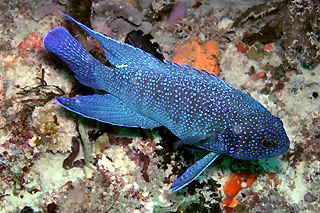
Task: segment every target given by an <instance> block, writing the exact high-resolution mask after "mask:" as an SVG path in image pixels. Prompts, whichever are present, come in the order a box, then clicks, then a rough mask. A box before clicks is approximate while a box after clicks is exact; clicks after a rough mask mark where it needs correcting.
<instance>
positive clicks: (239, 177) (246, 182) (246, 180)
mask: <svg viewBox="0 0 320 213" xmlns="http://www.w3.org/2000/svg"><path fill="white" fill-rule="evenodd" d="M256 179H257V177H256V176H255V175H254V174H252V173H246V174H240V173H232V174H231V176H230V177H229V179H228V181H227V182H226V184H225V185H224V186H223V189H222V190H223V192H224V194H225V195H226V199H225V200H224V201H223V205H224V206H228V207H231V208H234V207H235V206H236V205H237V204H238V202H237V200H236V195H237V194H238V192H239V191H240V189H241V188H246V187H249V186H250V185H251V184H252V183H253V182H254V181H255V180H256Z"/></svg>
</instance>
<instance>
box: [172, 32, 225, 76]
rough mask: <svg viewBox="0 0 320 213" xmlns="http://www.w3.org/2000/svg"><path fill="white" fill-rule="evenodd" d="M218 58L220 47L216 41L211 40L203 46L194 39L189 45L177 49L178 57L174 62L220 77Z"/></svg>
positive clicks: (175, 57)
mask: <svg viewBox="0 0 320 213" xmlns="http://www.w3.org/2000/svg"><path fill="white" fill-rule="evenodd" d="M218 57H219V46H218V43H217V42H216V41H213V40H210V41H207V42H205V43H204V44H202V43H201V42H200V41H199V38H197V37H193V38H191V39H190V40H189V41H188V42H187V43H185V44H180V45H178V46H177V47H176V55H175V56H174V58H173V60H172V62H174V63H178V64H187V65H189V66H191V67H194V68H196V69H198V70H200V69H203V70H206V71H207V72H209V73H213V74H215V75H216V76H218V75H219V66H218V63H217V59H218Z"/></svg>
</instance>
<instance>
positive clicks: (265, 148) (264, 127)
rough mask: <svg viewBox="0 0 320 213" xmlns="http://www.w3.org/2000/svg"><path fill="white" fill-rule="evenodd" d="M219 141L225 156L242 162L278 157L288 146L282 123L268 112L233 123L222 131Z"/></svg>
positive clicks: (288, 142)
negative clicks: (222, 145) (221, 142)
mask: <svg viewBox="0 0 320 213" xmlns="http://www.w3.org/2000/svg"><path fill="white" fill-rule="evenodd" d="M220 139H221V140H223V143H224V151H225V154H227V155H230V156H232V157H235V158H238V159H244V160H252V159H261V158H270V157H275V156H279V155H282V154H284V153H286V152H287V151H288V150H289V145H290V141H289V138H288V136H287V134H286V131H285V129H284V127H283V123H282V121H281V120H280V119H279V118H277V117H275V116H273V115H272V114H271V113H269V112H266V113H262V114H259V115H257V116H254V115H253V116H250V117H247V118H243V119H242V120H240V121H237V122H235V123H234V124H233V125H231V126H229V127H227V128H226V129H225V130H224V131H223V133H222V134H221V135H220Z"/></svg>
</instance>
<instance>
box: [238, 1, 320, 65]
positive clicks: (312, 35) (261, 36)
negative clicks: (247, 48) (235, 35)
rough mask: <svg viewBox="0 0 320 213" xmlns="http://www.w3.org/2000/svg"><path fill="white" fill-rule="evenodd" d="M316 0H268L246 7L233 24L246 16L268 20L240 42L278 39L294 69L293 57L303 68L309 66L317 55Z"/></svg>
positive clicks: (319, 9) (319, 15)
mask: <svg viewBox="0 0 320 213" xmlns="http://www.w3.org/2000/svg"><path fill="white" fill-rule="evenodd" d="M319 5H320V4H319V1H318V0H294V1H288V0H281V1H269V2H267V3H264V4H258V5H255V6H253V7H251V8H249V9H247V10H246V11H245V12H244V13H242V14H241V16H240V17H239V18H238V19H237V20H236V21H235V22H234V23H233V26H234V27H239V26H242V24H243V23H245V22H249V21H248V20H250V18H254V19H259V18H261V17H263V16H265V15H269V14H272V15H270V19H271V20H269V21H267V23H266V24H265V25H264V26H263V27H262V28H261V29H260V30H259V32H255V33H247V34H245V35H244V38H243V41H244V42H245V43H247V44H250V45H251V44H253V43H255V42H257V41H259V42H261V43H263V44H266V43H271V42H274V41H275V40H277V39H280V40H281V45H282V47H283V49H284V54H285V60H286V62H287V63H288V64H289V65H290V66H291V67H293V68H297V66H298V64H297V59H299V60H300V61H301V63H302V64H303V65H305V66H307V67H312V66H313V65H315V63H316V62H317V61H318V60H319V58H320V48H319V45H317V43H318V42H319V34H320V30H319V29H320V6H319Z"/></svg>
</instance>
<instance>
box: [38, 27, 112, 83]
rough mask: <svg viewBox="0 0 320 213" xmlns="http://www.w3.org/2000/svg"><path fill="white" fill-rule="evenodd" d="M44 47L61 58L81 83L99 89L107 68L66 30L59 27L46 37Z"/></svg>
mask: <svg viewBox="0 0 320 213" xmlns="http://www.w3.org/2000/svg"><path fill="white" fill-rule="evenodd" d="M43 43H44V47H45V48H46V49H47V50H49V51H50V52H53V53H55V54H56V55H57V56H59V58H61V59H62V60H63V61H64V62H66V63H67V65H68V66H69V67H70V68H71V70H72V71H73V72H74V73H75V77H76V78H77V79H78V80H79V81H80V83H82V84H84V85H86V86H89V87H92V88H95V89H99V85H98V80H99V79H100V78H101V76H100V74H101V73H102V71H103V70H105V69H106V67H105V66H104V65H103V64H101V63H100V62H99V61H97V60H96V59H95V58H94V57H93V56H92V55H90V54H89V53H88V52H87V51H86V50H85V49H84V48H83V47H82V46H81V45H80V44H79V43H78V41H77V40H76V39H75V38H73V37H72V36H71V35H70V34H69V33H68V32H67V31H66V30H65V29H64V28H62V27H57V28H55V29H53V30H51V31H50V32H49V33H48V35H47V36H46V37H45V39H44V41H43Z"/></svg>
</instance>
